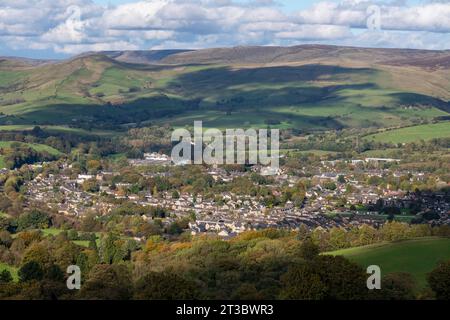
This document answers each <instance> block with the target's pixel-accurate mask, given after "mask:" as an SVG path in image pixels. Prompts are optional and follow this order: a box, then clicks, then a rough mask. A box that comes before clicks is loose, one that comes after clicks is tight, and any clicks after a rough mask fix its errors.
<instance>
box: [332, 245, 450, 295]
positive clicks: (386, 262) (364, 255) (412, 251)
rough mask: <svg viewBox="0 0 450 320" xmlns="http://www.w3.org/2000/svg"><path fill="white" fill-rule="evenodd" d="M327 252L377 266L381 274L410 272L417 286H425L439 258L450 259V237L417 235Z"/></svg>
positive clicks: (362, 263) (440, 259)
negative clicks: (395, 240) (389, 241)
mask: <svg viewBox="0 0 450 320" xmlns="http://www.w3.org/2000/svg"><path fill="white" fill-rule="evenodd" d="M327 254H331V255H342V256H344V257H346V258H348V259H350V260H352V261H354V262H356V263H358V264H360V265H361V266H363V267H364V268H366V267H368V266H370V265H378V266H380V268H381V272H382V274H389V273H392V272H408V273H411V274H412V275H413V276H414V278H415V279H416V280H417V283H418V286H419V287H421V288H423V287H425V286H426V274H427V273H428V272H430V271H431V270H433V269H434V268H435V267H436V266H437V264H438V262H439V261H443V260H449V259H450V239H448V238H433V237H430V238H420V239H414V240H407V241H400V242H393V243H382V244H376V245H370V246H364V247H357V248H350V249H343V250H338V251H333V252H329V253H327Z"/></svg>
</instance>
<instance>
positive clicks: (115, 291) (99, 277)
mask: <svg viewBox="0 0 450 320" xmlns="http://www.w3.org/2000/svg"><path fill="white" fill-rule="evenodd" d="M80 296H81V298H82V299H87V300H128V299H130V298H131V296H132V282H131V274H130V272H129V271H128V269H127V267H126V266H124V265H119V264H115V265H106V264H99V265H96V266H94V267H93V268H92V270H91V272H90V273H89V276H88V280H87V281H86V282H85V283H84V285H83V286H82V287H81V291H80Z"/></svg>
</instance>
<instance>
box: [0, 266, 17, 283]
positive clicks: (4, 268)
mask: <svg viewBox="0 0 450 320" xmlns="http://www.w3.org/2000/svg"><path fill="white" fill-rule="evenodd" d="M3 270H8V271H9V272H10V273H11V276H12V277H13V280H14V281H18V280H19V276H18V275H17V271H18V270H17V268H16V267H12V266H10V265H7V264H4V263H1V262H0V272H2V271H3Z"/></svg>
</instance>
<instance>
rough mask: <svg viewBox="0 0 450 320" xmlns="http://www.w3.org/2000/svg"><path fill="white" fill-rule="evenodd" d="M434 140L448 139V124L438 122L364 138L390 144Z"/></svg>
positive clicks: (449, 123) (449, 125) (449, 128)
mask: <svg viewBox="0 0 450 320" xmlns="http://www.w3.org/2000/svg"><path fill="white" fill-rule="evenodd" d="M435 138H450V122H448V121H447V122H439V123H434V124H425V125H419V126H413V127H407V128H401V129H394V130H388V131H384V132H381V133H377V134H374V135H370V136H367V137H365V139H366V140H372V141H375V142H392V143H408V142H417V141H420V140H431V139H435Z"/></svg>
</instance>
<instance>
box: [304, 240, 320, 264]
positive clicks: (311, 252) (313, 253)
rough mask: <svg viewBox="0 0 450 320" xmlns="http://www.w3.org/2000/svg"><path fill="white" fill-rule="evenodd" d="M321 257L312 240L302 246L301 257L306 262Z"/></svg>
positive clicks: (305, 241)
mask: <svg viewBox="0 0 450 320" xmlns="http://www.w3.org/2000/svg"><path fill="white" fill-rule="evenodd" d="M318 255H319V247H318V246H317V245H316V244H315V243H314V242H313V241H312V240H311V239H310V238H308V239H306V240H304V241H303V242H302V244H301V245H300V256H301V257H302V258H303V259H305V260H313V259H314V258H316V257H317V256H318Z"/></svg>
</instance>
